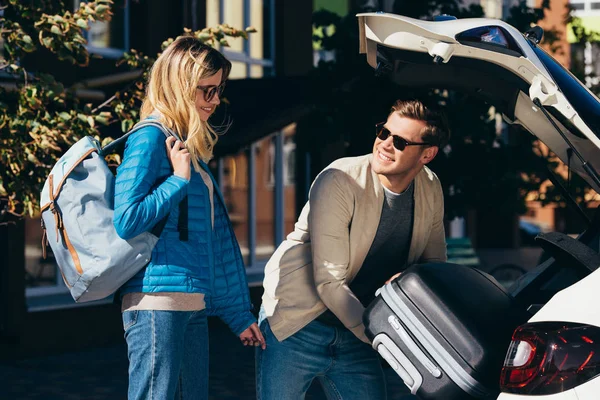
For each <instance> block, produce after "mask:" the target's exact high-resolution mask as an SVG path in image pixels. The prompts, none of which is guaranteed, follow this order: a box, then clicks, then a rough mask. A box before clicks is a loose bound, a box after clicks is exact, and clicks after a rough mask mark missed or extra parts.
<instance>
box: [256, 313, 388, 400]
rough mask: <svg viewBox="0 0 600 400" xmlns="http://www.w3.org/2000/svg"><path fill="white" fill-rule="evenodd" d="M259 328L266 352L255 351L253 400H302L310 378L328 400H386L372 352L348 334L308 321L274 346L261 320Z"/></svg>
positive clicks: (377, 360) (258, 349) (343, 330)
mask: <svg viewBox="0 0 600 400" xmlns="http://www.w3.org/2000/svg"><path fill="white" fill-rule="evenodd" d="M261 311H262V310H261ZM260 327H261V331H262V332H263V335H264V337H265V340H266V342H267V348H266V350H262V349H261V348H260V347H257V348H256V349H257V350H256V396H257V399H258V400H288V399H290V400H298V399H303V398H304V395H305V394H306V392H307V390H308V388H309V387H310V385H311V383H312V381H313V379H314V378H317V379H319V381H320V382H321V385H322V386H323V390H324V391H325V394H326V395H327V398H328V399H344V400H349V399H357V400H368V399H375V400H379V399H386V388H385V377H384V374H383V370H382V368H381V363H380V361H379V358H378V356H377V353H376V352H375V351H374V350H373V349H372V348H371V346H369V345H368V344H366V343H363V342H362V341H360V340H359V339H358V338H357V337H356V336H354V334H353V333H352V332H350V331H349V330H347V329H344V328H337V327H333V326H329V325H326V324H323V323H321V322H319V321H313V322H311V323H310V324H308V325H307V326H306V327H304V328H302V329H301V330H300V331H298V332H296V333H295V334H294V335H292V336H290V337H289V338H287V339H285V340H284V341H282V342H279V341H278V340H277V338H276V337H275V335H273V332H272V331H271V328H270V327H269V322H268V321H267V320H266V319H264V320H263V321H261V322H260Z"/></svg>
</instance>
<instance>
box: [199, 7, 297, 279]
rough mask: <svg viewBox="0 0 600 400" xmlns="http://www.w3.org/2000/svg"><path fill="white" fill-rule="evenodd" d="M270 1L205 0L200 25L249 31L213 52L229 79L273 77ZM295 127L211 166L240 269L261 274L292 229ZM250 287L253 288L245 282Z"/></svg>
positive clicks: (272, 20)
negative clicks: (226, 64)
mask: <svg viewBox="0 0 600 400" xmlns="http://www.w3.org/2000/svg"><path fill="white" fill-rule="evenodd" d="M274 5H275V0H207V1H206V25H207V26H215V25H217V24H219V23H225V24H228V25H231V26H233V27H244V28H246V27H249V26H252V27H254V28H255V29H256V30H257V32H256V33H252V34H250V35H249V39H248V40H231V41H230V47H221V48H220V49H219V50H220V51H222V52H223V54H224V55H225V56H226V57H227V58H228V59H229V60H230V61H231V62H232V71H231V74H230V79H248V78H263V77H268V76H272V75H274V72H275V71H274V55H275V54H274V53H275V51H274V45H275V43H274V32H275V31H274V30H275V20H274V12H275V10H274ZM294 133H295V127H294V126H290V127H287V128H285V129H283V130H282V131H280V132H274V133H273V134H272V135H270V136H268V137H266V138H264V139H262V140H259V141H257V142H255V143H253V144H252V145H250V146H249V147H248V148H247V149H245V150H244V151H241V152H240V153H238V154H236V155H233V156H228V157H223V158H221V159H219V160H217V161H216V164H217V167H216V168H217V170H218V175H219V184H220V186H221V191H222V192H223V196H224V198H225V202H226V204H227V206H228V207H229V208H228V211H229V213H230V215H231V217H232V223H233V225H234V230H235V234H236V236H237V238H238V241H239V243H240V247H241V250H242V255H243V256H244V261H245V263H246V265H247V266H248V267H249V268H250V269H251V270H262V268H263V267H264V264H265V263H266V261H267V260H268V259H269V257H270V256H271V255H272V254H273V251H274V250H275V248H276V247H277V245H279V243H280V242H281V241H282V240H283V238H284V235H285V234H287V233H289V232H290V231H291V229H293V225H294V222H295V215H296V207H295V187H294V168H295V157H294V153H295V142H294ZM249 281H250V284H253V283H256V282H252V281H251V279H249Z"/></svg>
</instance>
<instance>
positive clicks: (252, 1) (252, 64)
mask: <svg viewBox="0 0 600 400" xmlns="http://www.w3.org/2000/svg"><path fill="white" fill-rule="evenodd" d="M274 4H275V2H274V1H273V0H264V1H263V0H207V1H206V26H215V25H218V24H228V25H231V26H233V27H242V28H247V27H250V26H251V27H253V28H255V29H256V31H257V32H255V33H252V34H250V35H249V38H248V40H231V41H230V42H229V44H230V46H229V47H221V48H220V49H219V50H221V51H222V52H223V54H225V56H226V57H227V58H228V59H229V60H230V61H231V63H232V70H231V75H230V77H229V78H230V79H244V78H261V77H264V76H270V75H272V74H273V66H274V64H273V57H272V56H273V53H274V50H273V45H274V33H275V32H274V12H275V10H274Z"/></svg>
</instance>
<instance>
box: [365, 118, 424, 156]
mask: <svg viewBox="0 0 600 400" xmlns="http://www.w3.org/2000/svg"><path fill="white" fill-rule="evenodd" d="M383 124H385V122H380V123H378V124H377V125H375V134H376V135H377V137H378V138H379V139H380V140H387V138H389V137H390V136H391V137H392V141H393V143H394V147H395V148H396V149H398V150H400V151H403V150H404V149H406V146H432V144H431V143H425V142H421V143H416V142H409V141H408V140H406V139H404V138H403V137H400V136H398V135H392V132H390V130H389V129H388V128H386V127H385V126H383Z"/></svg>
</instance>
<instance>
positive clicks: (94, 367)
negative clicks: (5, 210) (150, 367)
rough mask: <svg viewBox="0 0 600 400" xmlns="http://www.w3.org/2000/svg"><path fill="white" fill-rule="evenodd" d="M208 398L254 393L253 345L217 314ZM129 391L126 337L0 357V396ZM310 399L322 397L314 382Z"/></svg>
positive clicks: (401, 397) (76, 397) (50, 397)
mask: <svg viewBox="0 0 600 400" xmlns="http://www.w3.org/2000/svg"><path fill="white" fill-rule="evenodd" d="M209 329H210V339H211V342H210V390H209V391H210V398H211V399H224V400H234V399H235V400H246V399H248V400H249V399H254V398H255V386H254V349H252V348H245V347H243V346H242V345H241V343H240V342H239V340H238V339H237V338H236V337H234V336H233V334H232V333H231V332H230V331H229V330H228V328H227V327H226V326H225V325H224V324H223V323H221V322H220V321H219V320H216V319H212V318H211V320H210V322H209ZM385 371H386V374H387V376H388V393H389V399H390V400H409V399H413V397H412V396H410V395H408V396H407V395H406V394H407V393H408V389H407V388H406V387H405V386H404V384H403V383H402V382H401V381H400V379H399V378H398V377H397V376H396V375H395V374H394V373H393V371H392V370H391V369H390V368H385ZM126 394H127V351H126V347H125V343H124V342H123V343H120V344H117V345H111V346H108V347H97V348H92V349H89V350H83V351H78V352H74V353H65V354H60V355H54V356H47V357H36V358H28V359H23V360H18V361H12V362H4V363H0V399H7V400H8V399H10V400H30V399H31V400H33V399H35V400H42V399H43V400H59V399H60V400H81V399H85V400H116V399H125V398H126ZM306 398H307V399H312V400H316V399H324V398H325V397H324V395H323V393H322V391H321V390H320V387H318V384H317V385H313V386H312V387H311V389H310V390H309V394H308V395H307V397H306Z"/></svg>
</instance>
